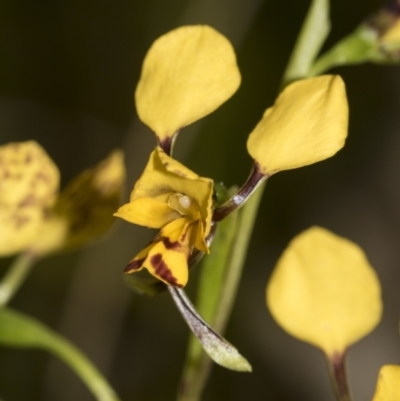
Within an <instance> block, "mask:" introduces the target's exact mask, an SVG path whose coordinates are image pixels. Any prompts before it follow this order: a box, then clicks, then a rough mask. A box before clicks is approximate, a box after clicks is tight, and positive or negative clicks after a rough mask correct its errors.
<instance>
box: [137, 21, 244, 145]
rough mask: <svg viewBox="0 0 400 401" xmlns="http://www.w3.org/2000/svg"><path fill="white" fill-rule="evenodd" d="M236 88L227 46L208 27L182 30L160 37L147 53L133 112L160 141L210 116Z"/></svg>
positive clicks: (231, 55) (237, 77) (237, 82)
mask: <svg viewBox="0 0 400 401" xmlns="http://www.w3.org/2000/svg"><path fill="white" fill-rule="evenodd" d="M239 85H240V73H239V70H238V67H237V64H236V56H235V53H234V50H233V48H232V45H231V44H230V42H229V41H228V40H227V39H226V38H225V37H224V36H223V35H221V34H220V33H219V32H217V31H216V30H215V29H213V28H211V27H209V26H206V25H197V26H184V27H181V28H178V29H175V30H173V31H171V32H168V33H167V34H165V35H163V36H161V37H160V38H159V39H157V40H156V41H155V42H154V43H153V45H152V46H151V48H150V50H149V51H148V53H147V55H146V58H145V60H144V62H143V68H142V74H141V77H140V81H139V83H138V86H137V88H136V93H135V99H136V108H137V112H138V114H139V117H140V119H141V120H142V121H143V122H144V123H145V124H147V125H148V126H149V127H150V128H151V129H152V130H153V131H154V132H155V133H156V135H157V136H158V138H159V139H160V140H163V139H165V138H168V137H171V136H172V135H173V134H174V133H175V132H177V131H178V130H179V129H181V128H183V127H185V126H186V125H188V124H191V123H193V122H194V121H197V120H199V119H200V118H202V117H204V116H206V115H207V114H209V113H211V112H213V111H214V110H215V109H217V108H218V107H219V106H220V105H221V104H222V103H224V102H225V101H226V100H227V99H229V98H230V97H231V96H232V95H233V94H234V93H235V92H236V90H237V88H238V87H239Z"/></svg>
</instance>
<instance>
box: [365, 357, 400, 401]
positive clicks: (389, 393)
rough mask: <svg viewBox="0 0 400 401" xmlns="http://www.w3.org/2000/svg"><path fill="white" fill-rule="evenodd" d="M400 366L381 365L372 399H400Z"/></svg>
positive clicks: (382, 400) (397, 400) (384, 400)
mask: <svg viewBox="0 0 400 401" xmlns="http://www.w3.org/2000/svg"><path fill="white" fill-rule="evenodd" d="M399 398H400V366H398V365H385V366H382V367H381V370H380V371H379V376H378V383H377V385H376V390H375V395H374V398H373V399H372V401H399Z"/></svg>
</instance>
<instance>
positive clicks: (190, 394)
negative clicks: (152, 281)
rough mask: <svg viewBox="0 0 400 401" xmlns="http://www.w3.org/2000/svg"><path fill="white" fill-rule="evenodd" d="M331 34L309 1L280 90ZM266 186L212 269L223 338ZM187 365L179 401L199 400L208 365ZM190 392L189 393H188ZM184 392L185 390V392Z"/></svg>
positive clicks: (320, 7)
mask: <svg viewBox="0 0 400 401" xmlns="http://www.w3.org/2000/svg"><path fill="white" fill-rule="evenodd" d="M329 30H330V22H329V0H312V2H311V5H310V8H309V11H308V13H307V16H306V18H305V21H304V23H303V26H302V28H301V31H300V34H299V37H298V39H297V42H296V45H295V48H294V50H293V53H292V55H291V57H290V60H289V63H288V66H287V68H286V71H285V73H284V76H283V79H282V83H281V88H284V87H285V86H286V85H288V84H289V83H290V82H292V81H295V80H296V79H301V78H305V77H307V76H309V73H310V68H311V66H312V64H313V62H314V59H315V58H316V56H317V54H318V52H319V51H320V49H321V47H322V45H323V43H324V41H325V39H326V37H327V35H328V33H329ZM265 185H266V183H265V182H263V183H262V184H261V185H260V186H259V187H258V189H257V190H256V191H255V192H254V193H253V194H252V196H251V197H250V198H249V200H248V201H247V202H246V204H245V205H244V206H243V207H242V209H241V210H239V214H240V215H239V222H238V226H237V231H236V233H237V234H236V238H235V240H234V241H233V242H232V244H231V245H230V247H229V248H230V249H229V250H230V257H228V258H225V259H224V260H222V261H220V262H219V263H220V264H223V265H225V266H226V267H224V266H217V265H215V266H214V268H215V269H218V270H220V269H222V270H224V271H226V274H225V275H224V281H223V285H222V286H221V290H220V291H221V292H220V296H219V297H216V301H215V304H214V305H213V309H214V310H215V314H214V317H213V319H212V320H213V321H212V322H210V323H211V325H212V327H213V328H215V329H216V330H217V331H218V332H220V333H221V334H222V332H223V329H224V327H225V326H226V323H227V321H228V318H229V316H230V313H231V310H232V306H233V303H234V300H235V297H236V292H237V289H238V284H239V280H240V277H241V274H242V269H243V265H244V262H245V259H246V256H247V251H248V245H249V241H250V238H251V234H252V232H253V229H254V224H255V221H256V217H257V213H258V208H259V205H260V202H261V198H262V195H263V192H264V188H265ZM188 355H189V356H190V363H188V362H187V363H186V365H185V368H184V372H183V379H182V382H181V388H180V393H179V395H178V400H179V401H198V400H200V398H201V394H202V391H203V388H204V386H205V384H206V379H207V376H208V373H209V371H210V368H211V363H210V361H209V360H208V361H207V360H205V359H204V358H207V357H206V356H205V355H204V352H200V351H199V350H198V349H196V348H194V350H193V353H192V354H190V349H189V353H188ZM187 388H191V391H187ZM185 389H186V390H185Z"/></svg>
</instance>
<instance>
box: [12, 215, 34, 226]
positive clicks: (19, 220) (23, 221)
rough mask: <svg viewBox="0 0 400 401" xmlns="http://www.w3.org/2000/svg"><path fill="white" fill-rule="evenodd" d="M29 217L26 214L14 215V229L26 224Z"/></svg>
mask: <svg viewBox="0 0 400 401" xmlns="http://www.w3.org/2000/svg"><path fill="white" fill-rule="evenodd" d="M29 220H30V219H29V217H26V216H18V215H17V216H15V217H14V223H15V228H16V229H20V228H22V227H23V226H24V225H26V224H27V223H28V222H29Z"/></svg>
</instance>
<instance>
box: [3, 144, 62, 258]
mask: <svg viewBox="0 0 400 401" xmlns="http://www.w3.org/2000/svg"><path fill="white" fill-rule="evenodd" d="M0 177H1V180H0V255H1V256H7V255H12V254H14V253H16V252H21V251H23V250H25V249H27V248H28V247H29V246H30V245H31V244H32V243H33V242H34V241H36V239H37V237H38V235H39V231H40V229H41V227H42V225H43V223H44V221H45V218H46V215H47V212H48V211H49V209H50V208H51V207H52V206H53V204H54V201H55V198H56V194H57V191H58V186H59V172H58V169H57V166H56V165H55V164H54V163H53V161H52V160H51V159H50V157H49V156H48V155H47V153H46V152H45V151H44V150H43V148H42V147H41V146H40V145H39V144H37V143H36V142H34V141H29V142H22V143H10V144H7V145H4V146H1V147H0Z"/></svg>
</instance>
